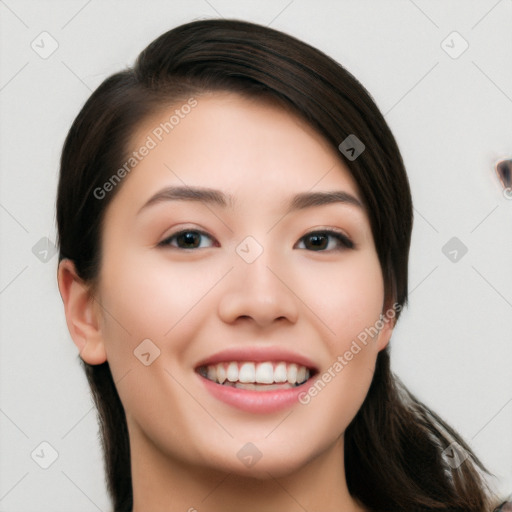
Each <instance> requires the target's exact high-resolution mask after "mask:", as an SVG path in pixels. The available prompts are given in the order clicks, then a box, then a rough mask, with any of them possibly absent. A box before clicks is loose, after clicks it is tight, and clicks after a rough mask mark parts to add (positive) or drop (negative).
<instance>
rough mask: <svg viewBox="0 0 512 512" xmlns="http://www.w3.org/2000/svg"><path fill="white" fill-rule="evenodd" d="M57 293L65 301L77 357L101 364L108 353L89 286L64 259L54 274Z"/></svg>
mask: <svg viewBox="0 0 512 512" xmlns="http://www.w3.org/2000/svg"><path fill="white" fill-rule="evenodd" d="M57 281H58V284H59V291H60V295H61V297H62V301H63V302H64V310H65V314H66V323H67V326H68V330H69V333H70V334H71V338H72V339H73V342H74V343H75V345H76V346H77V347H78V350H79V353H80V357H81V358H82V359H83V360H84V361H85V362H86V363H89V364H92V365H97V364H102V363H104V362H105V361H106V360H107V353H106V350H105V345H104V343H103V336H102V332H101V328H100V326H101V323H100V310H99V308H98V307H97V302H96V300H95V299H94V296H93V295H92V293H91V291H90V289H89V287H88V286H87V285H86V284H85V283H84V282H83V281H82V280H81V279H80V277H79V276H78V274H77V273H76V270H75V265H74V263H73V262H72V261H71V260H69V259H64V260H62V261H61V262H60V263H59V268H58V271H57Z"/></svg>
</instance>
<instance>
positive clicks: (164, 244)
mask: <svg viewBox="0 0 512 512" xmlns="http://www.w3.org/2000/svg"><path fill="white" fill-rule="evenodd" d="M189 232H194V233H198V234H200V235H201V236H204V237H206V238H209V239H210V240H211V241H212V242H213V243H214V244H215V243H217V244H218V242H217V240H216V239H215V237H214V236H212V235H210V234H209V233H207V232H206V231H204V230H202V229H198V228H194V227H186V228H181V229H178V230H177V231H173V232H172V233H170V234H169V235H167V236H166V237H165V238H163V239H162V240H161V241H160V242H158V243H157V247H172V248H174V249H179V250H182V251H184V250H197V248H195V249H194V248H189V249H186V248H183V247H175V246H173V245H171V244H170V243H169V241H170V240H171V239H173V238H176V237H177V236H179V235H181V234H182V233H189ZM203 249H204V247H203Z"/></svg>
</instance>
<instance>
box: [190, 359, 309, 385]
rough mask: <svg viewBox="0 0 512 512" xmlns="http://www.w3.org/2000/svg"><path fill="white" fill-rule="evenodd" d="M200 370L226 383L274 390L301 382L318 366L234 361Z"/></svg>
mask: <svg viewBox="0 0 512 512" xmlns="http://www.w3.org/2000/svg"><path fill="white" fill-rule="evenodd" d="M197 372H198V373H199V374H200V375H201V376H203V377H204V378H206V379H208V380H209V381H212V382H215V383H216V384H220V385H222V386H230V387H234V388H238V389H246V390H250V391H272V390H279V389H292V388H296V387H298V386H301V385H302V384H304V383H305V382H306V381H308V380H309V379H310V377H311V376H312V375H313V374H314V373H315V370H313V369H311V368H307V367H306V366H302V365H300V364H295V363H287V362H285V361H279V362H273V361H266V362H261V363H255V362H250V361H247V362H238V361H231V362H223V363H217V364H212V365H205V366H200V367H199V368H198V369H197Z"/></svg>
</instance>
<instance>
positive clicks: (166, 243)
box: [158, 229, 355, 252]
mask: <svg viewBox="0 0 512 512" xmlns="http://www.w3.org/2000/svg"><path fill="white" fill-rule="evenodd" d="M186 233H196V234H199V235H201V236H205V237H208V238H210V239H211V240H214V239H213V237H211V236H210V235H209V234H208V233H206V232H204V231H201V230H199V229H184V230H182V231H178V232H176V233H174V234H172V235H170V236H168V237H167V238H165V239H164V240H162V241H161V242H159V243H158V246H159V247H172V248H175V249H181V250H195V249H201V247H192V248H191V247H188V248H187V247H176V246H174V245H171V241H172V240H174V239H175V238H177V237H178V236H180V235H183V234H186ZM314 235H317V236H318V235H320V236H322V235H323V236H327V237H328V238H329V237H332V238H335V239H336V240H337V241H338V242H339V244H340V246H341V247H337V248H336V249H329V250H327V251H326V250H325V249H324V250H319V251H312V252H330V251H332V250H344V249H353V248H354V247H355V244H354V243H353V242H352V240H350V238H348V237H347V236H346V235H345V234H343V233H341V232H339V231H335V230H333V229H320V230H315V231H310V232H309V233H306V234H305V235H304V236H302V237H301V238H300V240H299V241H301V242H302V241H303V240H304V239H306V238H308V237H312V236H314ZM328 245H329V244H328ZM217 247H218V246H217ZM203 249H204V247H203ZM305 250H306V249H305Z"/></svg>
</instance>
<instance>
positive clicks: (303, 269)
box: [58, 92, 393, 512]
mask: <svg viewBox="0 0 512 512" xmlns="http://www.w3.org/2000/svg"><path fill="white" fill-rule="evenodd" d="M197 101H198V104H197V106H196V107H195V108H194V109H192V111H191V112H190V113H189V114H188V115H187V116H186V117H184V118H183V119H181V120H180V123H179V124H178V125H177V126H175V127H174V129H173V130H172V132H170V133H169V134H167V135H166V136H165V137H164V138H163V140H162V141H161V142H159V143H158V145H157V147H155V148H154V149H152V150H151V151H150V152H149V154H148V155H147V156H146V157H145V158H144V159H143V160H142V161H141V162H140V163H138V164H137V166H136V167H135V168H134V169H133V170H132V171H131V173H130V174H129V175H128V176H126V177H125V178H124V181H123V183H122V185H121V186H120V187H121V188H120V190H117V191H116V194H117V195H116V196H115V198H114V199H113V201H112V203H111V204H110V205H109V207H108V209H107V212H106V217H105V224H104V230H103V233H102V236H103V252H102V262H101V269H100V273H99V276H98V280H97V283H96V287H95V289H94V291H93V292H91V288H90V287H88V286H86V285H85V283H82V282H81V281H80V279H79V278H78V277H77V275H76V272H75V270H74V267H73V263H72V262H71V261H68V260H64V261H63V262H61V264H60V266H59V271H58V281H59V289H60V292H61V295H62V298H63V301H64V305H65V312H66V319H67V324H68V328H69V331H70V333H71V336H72V338H73V341H74V343H75V344H76V346H77V347H78V349H79V351H80V355H81V357H82V358H83V359H84V360H85V361H86V362H88V363H90V364H100V363H103V362H104V361H106V360H108V362H109V364H110V368H111V371H112V374H113V378H114V381H115V382H116V387H117V390H118V393H119V396H120V398H121V401H122V403H123V406H124V408H125V411H126V416H127V422H128V429H129V435H130V446H131V454H132V477H133V491H134V509H133V510H134V512H143V511H144V510H151V511H152V512H159V511H162V512H163V511H164V510H165V511H166V512H168V511H175V510H176V511H186V510H194V509H195V510H198V511H208V512H217V511H223V512H226V511H235V510H240V509H241V508H242V507H243V510H245V511H248V512H251V511H258V512H262V511H269V512H270V511H275V510H280V511H282V512H292V511H299V510H300V511H303V510H304V509H306V510H308V511H311V512H312V511H317V510H322V511H332V512H334V511H340V510H343V511H347V512H348V511H362V510H365V509H364V508H363V507H362V506H361V505H360V504H358V503H357V502H356V501H355V500H354V499H353V498H352V497H351V496H350V495H349V493H348V490H347V486H346V480H345V470H344V467H343V435H344V431H345V429H346V427H347V426H348V424H349V423H350V421H351V420H352V419H353V417H354V416H355V414H356V413H357V411H358V410H359V408H360V406H361V404H362V402H363V400H364V398H365V396H366V393H367V391H368V388H369V386H370V383H371V379H372V376H373V371H374V368H375V361H376V357H377V354H378V352H379V351H380V350H382V349H384V348H385V347H386V345H387V343H388V342H389V338H390V336H391V333H392V328H393V326H392V322H390V321H388V322H385V324H384V327H383V328H382V329H381V330H380V332H379V333H378V334H377V335H376V336H374V338H373V339H371V340H370V341H369V342H368V344H367V345H366V346H363V345H362V344H360V345H361V347H362V350H361V351H360V352H359V353H357V355H355V356H354V357H353V359H352V360H351V361H349V362H348V364H347V365H346V366H344V368H343V370H342V371H340V372H339V373H336V376H335V378H333V379H332V380H331V381H330V382H329V383H328V384H327V385H326V386H325V387H324V388H323V389H322V391H321V392H319V393H318V394H317V395H316V396H315V397H314V398H312V399H311V400H310V402H309V403H308V404H307V405H303V404H301V403H296V404H294V405H293V406H292V407H290V408H287V409H285V410H281V411H278V412H273V413H265V414H262V413H258V414H255V413H249V412H245V411H241V410H239V409H237V408H235V407H233V406H230V405H227V404H225V403H223V402H221V401H219V400H217V399H216V398H215V397H213V396H212V395H211V394H210V393H208V392H207V391H206V390H205V389H204V387H203V385H202V382H201V380H200V378H199V377H198V375H197V373H196V372H195V368H196V365H197V364H198V362H199V361H200V360H201V359H204V358H205V357H209V356H211V355H212V354H214V353H216V352H218V351H220V350H223V349H225V348H232V347H237V346H259V347H264V346H281V347H284V348H286V349H288V350H291V351H293V352H296V353H299V354H302V355H304V356H306V357H309V358H310V359H311V360H312V361H313V362H314V363H315V365H316V366H317V368H318V369H319V370H320V374H322V373H324V372H326V371H328V369H329V368H332V366H333V363H334V362H335V361H336V360H337V358H338V356H340V355H343V354H344V353H345V352H346V351H347V350H348V349H349V348H350V346H351V344H352V342H353V341H354V340H355V339H356V338H357V336H358V334H360V333H361V332H362V331H364V329H365V328H367V327H369V326H373V325H374V324H375V322H376V321H377V320H378V319H379V317H380V314H381V313H383V312H385V310H386V307H387V305H386V307H385V305H384V304H383V299H384V287H383V279H382V273H381V268H380V265H379V261H378V257H377V253H376V250H375V246H374V242H373V238H372V234H371V229H370V224H369V220H368V216H367V213H366V212H365V210H364V208H359V207H357V206H354V205H350V204H346V203H341V202H338V203H333V204H327V205H322V206H315V207H310V208H306V209H303V210H297V211H294V212H291V213H289V214H287V215H285V214H284V212H285V206H286V204H287V202H288V201H289V198H290V197H291V196H293V195H294V194H297V193H300V192H311V191H332V190H342V191H345V192H348V193H350V194H352V195H353V196H355V197H356V198H358V199H359V200H360V201H361V202H362V198H361V196H360V194H359V191H358V188H357V186H356V184H355V182H354V181H353V179H352V178H351V176H350V174H349V172H348V170H347V169H346V167H345V166H344V163H343V160H342V157H341V156H340V154H338V153H337V152H336V151H335V150H333V149H332V148H331V147H330V146H329V145H328V144H327V142H326V141H325V140H324V139H323V138H322V137H321V136H320V135H319V134H317V133H316V132H315V131H314V130H313V129H312V128H311V127H310V126H309V125H307V124H306V123H304V122H303V121H302V120H300V119H298V118H297V117H295V116H294V115H293V114H292V113H290V112H289V111H286V110H284V109H283V108H281V107H279V106H277V105H275V104H271V103H269V102H265V103H263V102H262V100H257V101H256V100H251V99H247V98H243V97H241V96H239V95H236V94H233V93H228V92H216V93H209V94H206V95H202V96H200V97H197ZM175 108H176V106H173V107H172V108H170V109H169V110H168V111H167V110H165V111H162V112H159V113H158V114H157V115H155V116H153V117H152V118H150V119H148V120H147V121H146V122H145V123H144V125H142V126H140V127H139V128H138V130H137V132H136V133H135V134H134V137H133V140H132V147H133V148H139V147H140V146H141V145H143V144H144V142H145V140H146V137H147V136H148V134H151V132H152V130H153V129H154V128H155V127H156V126H158V125H159V123H160V122H162V121H164V120H166V119H169V115H170V113H172V112H173V111H174V109H175ZM184 184H185V185H187V186H201V187H210V188H214V189H220V190H222V191H223V192H225V193H229V194H232V195H233V196H234V203H233V204H232V205H231V206H228V207H221V206H219V205H215V204H208V205H206V204H205V203H204V202H199V201H190V200H188V201H183V200H182V201H161V202H158V203H156V204H153V205H151V206H148V207H147V208H143V209H142V211H141V212H139V210H140V209H141V207H142V206H143V205H144V204H145V203H146V201H147V200H148V199H149V198H150V197H151V196H152V195H153V194H155V193H156V192H158V191H159V190H160V189H162V188H163V187H166V186H169V185H176V186H183V185H184ZM321 228H323V229H324V230H325V229H327V228H329V229H334V230H339V231H341V232H343V233H344V234H345V235H346V236H348V237H349V238H350V240H352V241H353V243H354V244H355V247H354V248H346V247H344V246H343V245H341V244H339V243H338V242H337V241H336V239H335V238H329V239H328V240H329V242H328V245H326V246H325V248H322V249H321V250H314V246H313V249H311V247H312V245H311V243H309V242H310V241H311V237H309V238H308V237H306V238H304V237H305V235H307V234H308V233H310V232H313V231H315V230H316V231H318V229H321ZM183 229H192V230H194V229H195V230H198V229H199V230H201V231H204V232H206V233H207V234H208V235H209V236H210V237H211V238H209V237H208V236H205V237H203V238H202V239H200V240H201V246H200V247H199V248H196V249H183V248H181V249H180V248H179V247H178V246H177V239H176V238H174V239H173V241H172V242H171V243H172V244H174V246H169V245H168V246H166V247H164V246H158V243H159V242H161V241H163V240H165V239H168V238H169V236H171V235H172V234H174V233H176V232H179V231H181V230H183ZM249 235H250V236H252V237H253V238H254V239H255V240H257V242H258V243H259V244H260V245H261V247H262V248H263V253H262V254H261V255H260V256H259V257H258V258H257V259H256V260H255V261H254V262H253V263H250V264H249V263H247V262H246V261H244V260H243V259H242V258H241V257H240V256H239V254H237V252H236V248H237V246H238V244H239V243H240V242H241V241H242V240H244V238H245V237H246V236H249ZM251 250H252V249H251ZM92 296H93V297H94V298H91V297H92ZM148 338H149V339H150V340H151V341H152V343H153V344H154V345H155V346H157V347H158V349H159V350H160V356H159V357H158V358H156V359H155V360H154V362H152V364H150V365H149V366H145V365H144V364H142V363H141V361H140V360H139V359H138V358H137V357H135V356H134V353H133V352H134V350H135V349H136V348H137V347H138V346H139V344H140V343H141V342H142V340H145V339H148ZM247 442H251V443H253V444H254V445H256V446H257V448H258V449H259V451H260V452H261V453H262V457H261V459H260V460H259V461H258V462H257V463H256V464H254V465H253V466H252V467H246V466H245V465H244V464H243V463H241V461H240V460H239V458H238V457H237V455H236V454H237V452H238V451H239V450H240V449H241V448H242V447H243V446H244V445H245V444H246V443H247Z"/></svg>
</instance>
